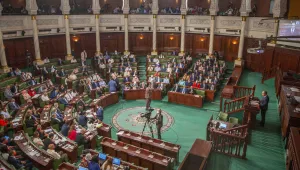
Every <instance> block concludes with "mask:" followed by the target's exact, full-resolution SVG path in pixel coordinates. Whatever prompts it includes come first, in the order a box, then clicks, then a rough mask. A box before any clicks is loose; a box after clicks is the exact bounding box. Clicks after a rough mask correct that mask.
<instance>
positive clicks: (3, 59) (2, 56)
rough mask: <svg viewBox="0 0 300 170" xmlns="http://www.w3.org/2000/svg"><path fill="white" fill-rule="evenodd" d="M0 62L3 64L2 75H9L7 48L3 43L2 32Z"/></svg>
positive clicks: (0, 32) (0, 70) (0, 37)
mask: <svg viewBox="0 0 300 170" xmlns="http://www.w3.org/2000/svg"><path fill="white" fill-rule="evenodd" d="M0 62H1V68H0V72H1V73H8V72H9V71H10V68H9V67H8V66H7V61H6V55H5V47H4V43H3V36H2V31H1V30H0Z"/></svg>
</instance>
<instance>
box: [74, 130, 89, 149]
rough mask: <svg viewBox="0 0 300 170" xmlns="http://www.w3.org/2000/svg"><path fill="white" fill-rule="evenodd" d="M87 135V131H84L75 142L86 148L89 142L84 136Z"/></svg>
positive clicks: (80, 132)
mask: <svg viewBox="0 0 300 170" xmlns="http://www.w3.org/2000/svg"><path fill="white" fill-rule="evenodd" d="M84 133H85V130H84V129H82V130H80V131H78V132H77V134H76V139H75V142H76V143H77V145H78V146H80V145H84V146H86V145H87V144H88V141H87V140H86V139H85V138H84V136H83V134H84Z"/></svg>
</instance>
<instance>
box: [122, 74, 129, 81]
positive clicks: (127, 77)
mask: <svg viewBox="0 0 300 170" xmlns="http://www.w3.org/2000/svg"><path fill="white" fill-rule="evenodd" d="M123 83H130V78H129V76H128V75H127V76H126V77H125V78H124V79H123Z"/></svg>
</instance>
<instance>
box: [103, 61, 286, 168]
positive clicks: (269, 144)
mask: <svg viewBox="0 0 300 170" xmlns="http://www.w3.org/2000/svg"><path fill="white" fill-rule="evenodd" d="M139 62H141V61H139ZM260 81H261V74H259V73H253V72H249V71H247V70H246V71H244V73H243V76H242V78H241V82H240V85H241V86H249V87H251V86H253V85H254V84H256V85H257V87H256V92H255V96H257V97H261V91H262V90H267V91H268V92H269V96H270V105H269V110H268V112H267V116H266V125H265V127H264V128H261V127H257V128H256V129H254V130H253V131H252V136H251V141H250V144H249V145H248V151H247V156H246V158H247V160H242V159H237V158H231V157H228V156H225V155H221V154H216V153H212V155H211V159H210V161H209V163H208V168H207V169H208V170H282V169H284V168H285V157H284V156H285V154H284V149H283V142H282V138H281V136H280V121H279V117H278V111H277V99H276V97H275V92H274V91H275V90H274V79H271V80H268V81H266V82H265V84H260ZM218 96H219V95H218ZM218 102H219V99H216V100H215V102H213V103H207V102H206V103H205V104H204V108H202V109H197V108H193V107H186V106H182V105H177V104H170V103H168V102H166V101H153V102H152V107H155V108H161V109H163V110H164V111H166V112H168V113H169V114H170V115H172V116H173V118H174V120H175V121H174V123H173V125H172V126H171V128H170V129H168V130H167V131H166V132H164V133H163V134H162V137H163V140H166V141H169V142H172V143H177V144H180V145H181V150H180V161H182V160H183V158H184V156H185V155H186V153H187V152H188V151H189V149H190V147H191V146H192V144H193V142H194V140H195V138H201V139H205V138H206V125H207V123H208V120H209V118H210V116H211V115H214V117H216V115H217V114H218V108H219V103H218ZM136 106H145V101H144V100H136V101H124V100H121V101H120V102H119V103H118V104H115V105H113V106H109V107H107V108H105V111H104V113H105V114H104V122H105V123H108V124H111V125H112V126H113V124H112V117H113V116H114V114H115V113H117V112H118V111H120V110H122V109H126V108H131V107H136ZM257 119H258V121H259V120H260V115H258V117H257ZM113 127H114V126H113ZM132 128H134V127H132ZM115 133H116V129H115V128H113V129H112V134H113V136H112V137H113V138H114V139H116V135H115Z"/></svg>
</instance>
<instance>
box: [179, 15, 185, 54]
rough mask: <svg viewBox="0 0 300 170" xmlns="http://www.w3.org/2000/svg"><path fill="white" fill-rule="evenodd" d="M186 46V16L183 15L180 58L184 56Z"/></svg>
mask: <svg viewBox="0 0 300 170" xmlns="http://www.w3.org/2000/svg"><path fill="white" fill-rule="evenodd" d="M184 44H185V15H181V42H180V53H179V56H184Z"/></svg>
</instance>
